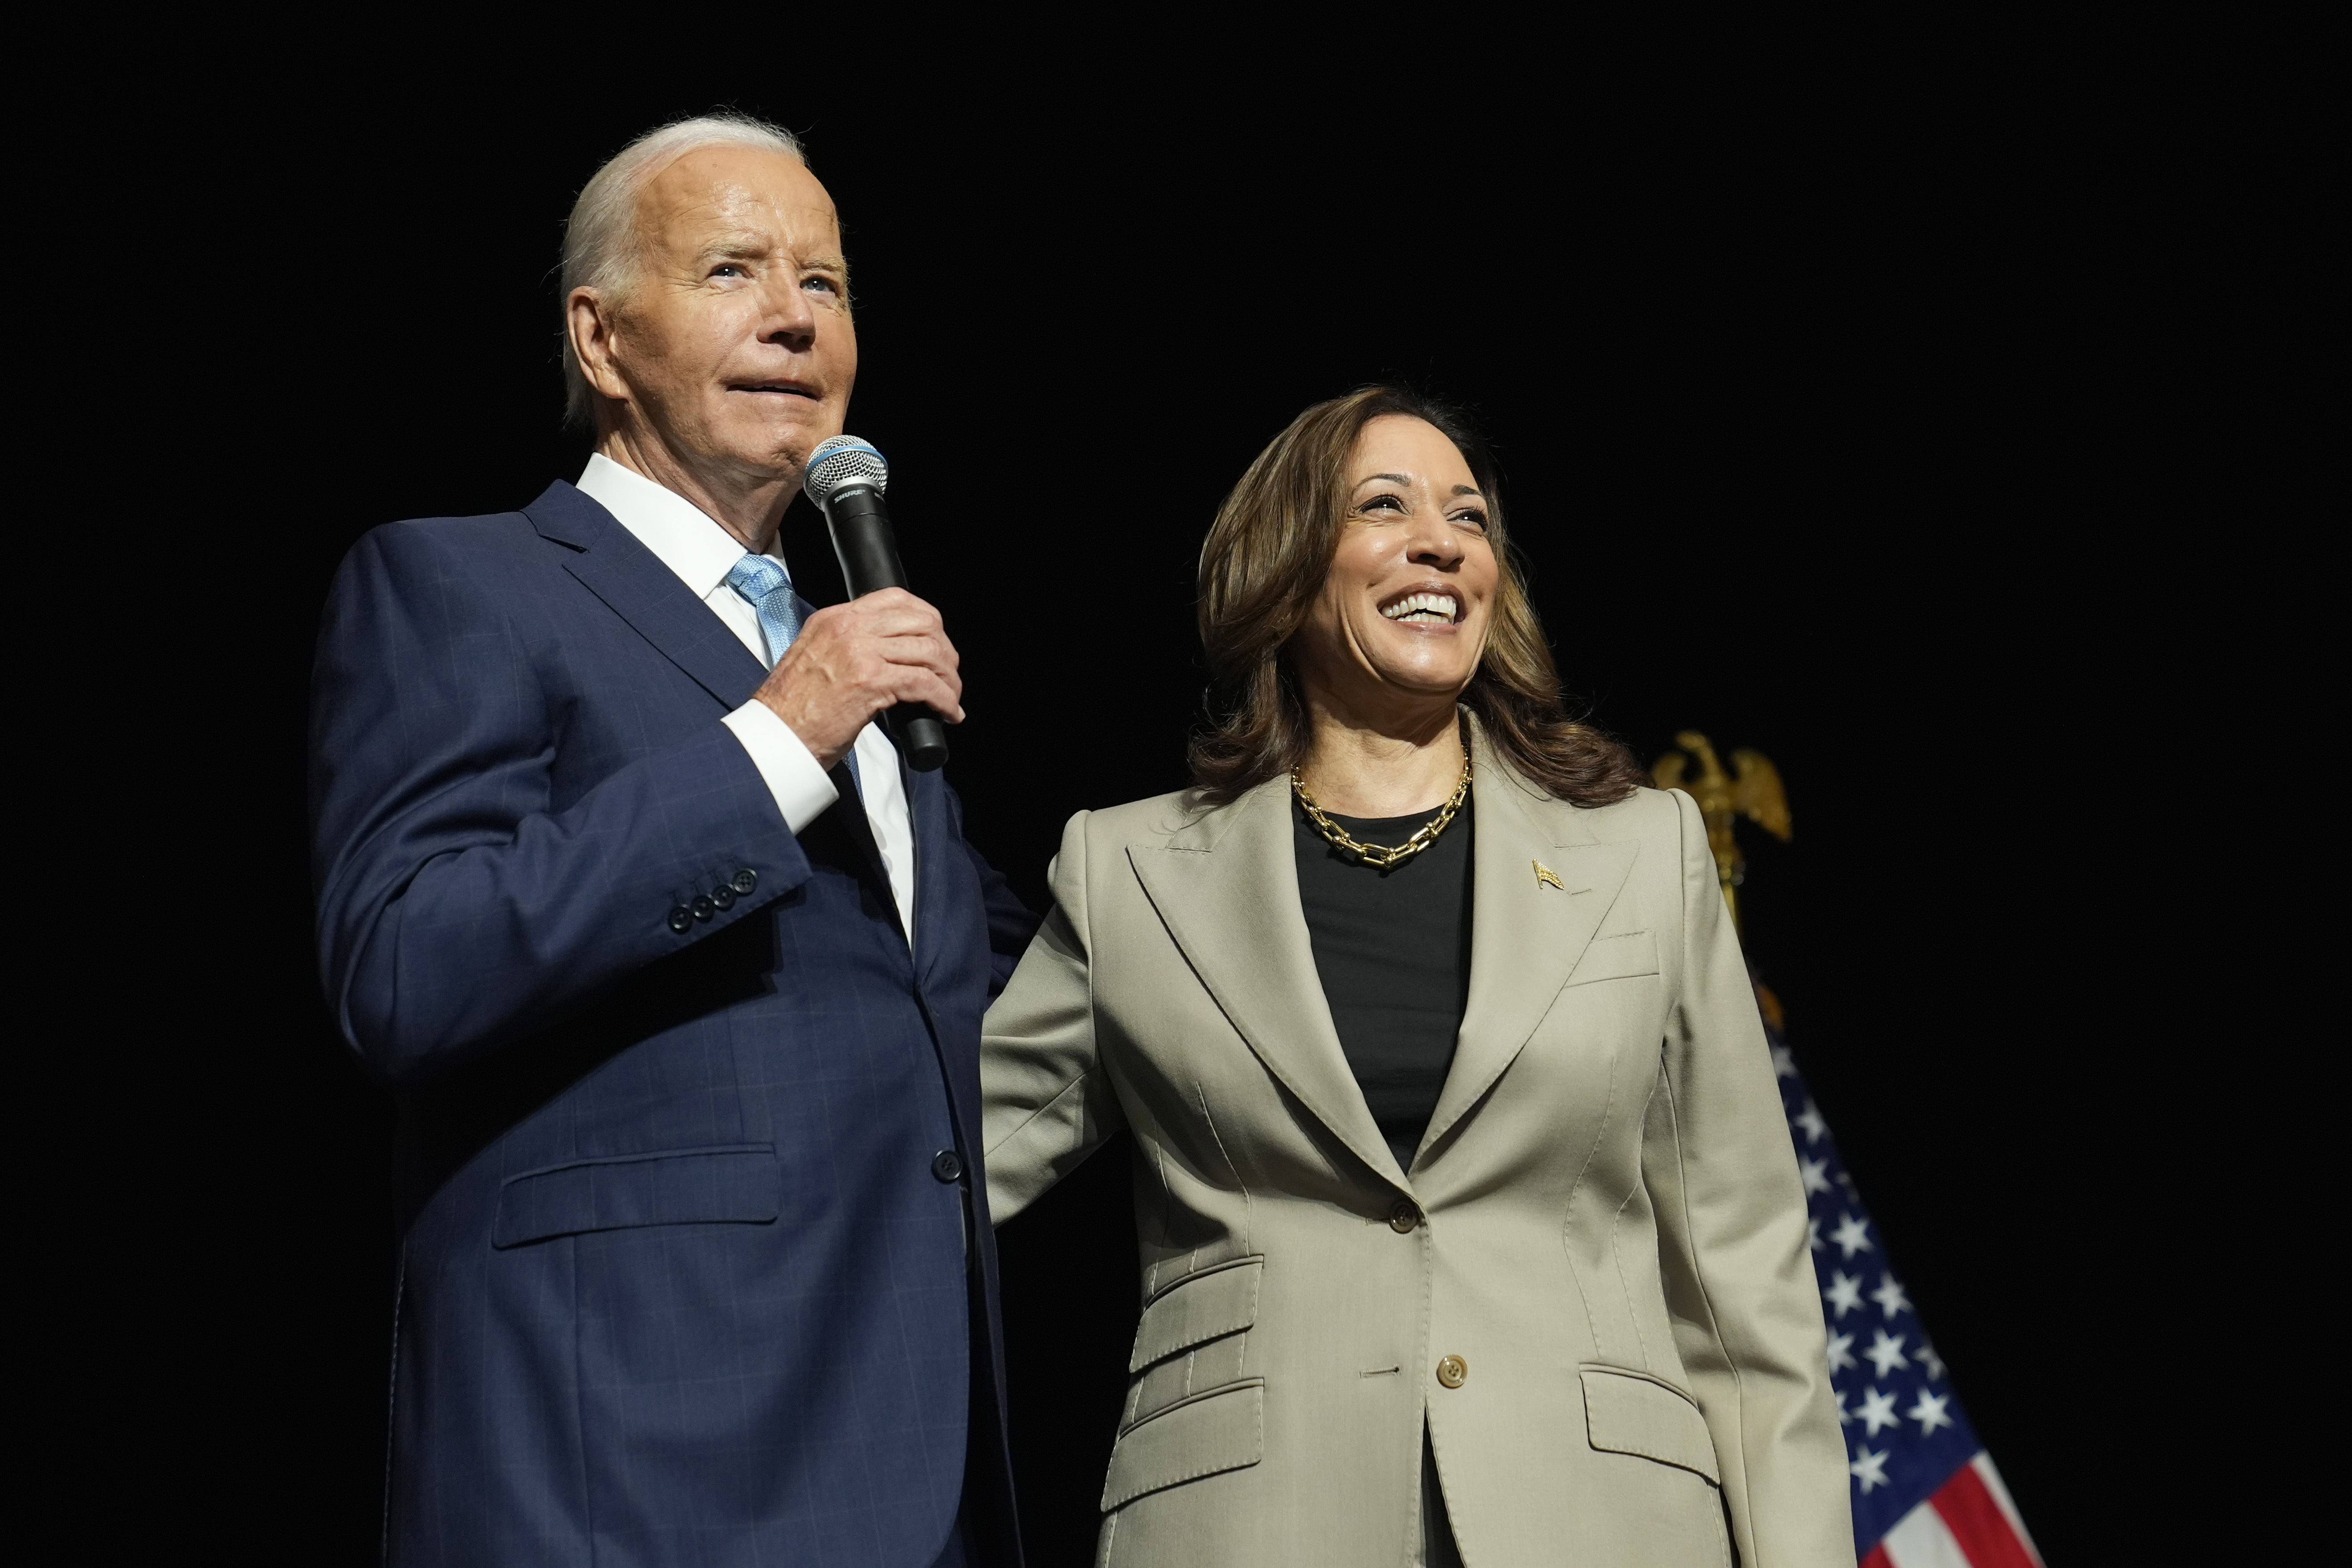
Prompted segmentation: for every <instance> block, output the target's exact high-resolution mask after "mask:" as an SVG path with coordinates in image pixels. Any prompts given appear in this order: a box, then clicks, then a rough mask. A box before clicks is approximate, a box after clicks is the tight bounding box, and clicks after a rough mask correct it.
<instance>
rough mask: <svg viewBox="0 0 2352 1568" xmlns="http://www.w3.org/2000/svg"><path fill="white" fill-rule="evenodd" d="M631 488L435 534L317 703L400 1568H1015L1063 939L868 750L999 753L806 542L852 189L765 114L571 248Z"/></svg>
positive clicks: (940, 661) (874, 598) (646, 168)
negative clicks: (1009, 1054)
mask: <svg viewBox="0 0 2352 1568" xmlns="http://www.w3.org/2000/svg"><path fill="white" fill-rule="evenodd" d="M563 281H564V300H563V305H564V329H565V336H564V350H565V353H564V365H565V370H566V374H567V375H568V377H569V379H570V382H571V395H572V412H573V415H574V416H575V417H581V418H584V419H585V420H587V421H590V422H591V423H592V424H593V429H594V433H595V443H596V445H595V452H594V455H593V456H592V457H591V458H589V459H588V467H587V469H586V471H585V472H583V474H582V475H581V477H580V479H579V482H578V483H577V484H576V485H567V484H562V483H558V484H555V485H553V486H551V488H550V489H548V490H547V492H546V493H545V494H543V495H541V497H540V498H539V499H538V500H534V501H532V502H531V503H530V505H529V506H527V507H524V508H523V509H522V510H520V511H517V512H508V513H505V514H502V515H499V516H494V517H475V518H437V519H433V520H430V521H415V522H402V523H394V524H392V525H390V526H388V527H384V528H380V529H377V530H376V531H373V533H370V534H369V535H368V536H367V537H366V538H365V539H363V540H362V541H361V542H360V543H359V545H358V546H357V547H356V548H355V549H354V550H353V551H352V553H351V556H350V558H349V559H348V560H347V561H346V562H345V563H344V564H343V568H342V571H341V574H340V575H339V576H338V578H337V579H336V582H335V586H334V591H333V595H332V597H331V600H330V602H329V604H328V606H327V612H326V620H325V627H324V630H323V632H322V633H321V637H320V649H319V659H318V667H317V672H316V677H315V681H314V715H313V741H314V744H313V758H314V761H313V773H312V790H311V798H312V803H313V805H312V816H313V842H314V846H315V848H314V858H313V866H314V875H315V879H316V887H317V893H318V902H319V944H320V955H321V956H320V963H321V967H322V971H323V973H324V976H325V983H326V987H327V992H328V996H329V999H330V1001H331V1004H332V1005H333V1007H334V1009H335V1014H336V1016H337V1018H338V1020H339V1021H340V1024H341V1028H342V1031H343V1033H344V1036H345V1037H346V1038H347V1039H348V1040H349V1041H350V1042H351V1044H352V1047H354V1048H356V1049H357V1050H358V1051H359V1052H360V1053H361V1055H362V1057H363V1058H365V1059H366V1060H367V1061H368V1062H369V1063H370V1064H371V1065H372V1066H373V1068H375V1070H376V1071H377V1072H378V1073H380V1074H381V1075H382V1076H383V1078H384V1079H386V1080H388V1081H389V1082H390V1083H391V1084H392V1085H393V1086H394V1089H396V1090H397V1092H398V1095H399V1099H400V1105H401V1116H400V1140H399V1148H398V1152H397V1156H396V1158H397V1163H398V1173H399V1191H400V1194H401V1210H402V1220H403V1233H404V1234H403V1239H402V1248H401V1266H400V1285H399V1297H398V1303H397V1319H396V1322H397V1328H396V1331H395V1334H394V1377H393V1386H394V1403H393V1423H392V1464H391V1478H390V1491H389V1501H388V1510H389V1518H388V1520H387V1531H388V1553H389V1556H390V1559H391V1561H393V1562H394V1563H401V1564H425V1563H433V1564H443V1563H446V1564H457V1563H479V1564H497V1565H498V1568H524V1565H526V1564H540V1563H547V1564H555V1563H562V1564H575V1563H592V1562H593V1563H606V1564H614V1563H708V1564H721V1563H730V1564H731V1563H747V1564H748V1563H761V1564H783V1563H860V1564H864V1563H873V1564H895V1565H905V1568H927V1565H929V1564H932V1563H966V1562H972V1563H982V1562H987V1563H1011V1562H1013V1561H1016V1560H1017V1557H1018V1548H1017V1545H1016V1544H1015V1542H1014V1539H1013V1531H1012V1511H1011V1510H1012V1489H1011V1481H1010V1479H1009V1478H1010V1471H1009V1468H1008V1466H1007V1463H1006V1458H1005V1447H1004V1431H1003V1418H1002V1414H1001V1412H1002V1409H1003V1403H1002V1398H1001V1391H1002V1373H1001V1355H1000V1353H999V1350H998V1345H999V1338H998V1334H997V1328H996V1320H995V1306H994V1295H995V1282H994V1281H995V1276H994V1270H995V1258H994V1252H993V1249H992V1241H991V1237H990V1226H989V1217H988V1212H987V1197H986V1194H987V1187H986V1184H985V1182H984V1180H983V1178H982V1173H981V1172H980V1169H979V1165H980V1143H979V1140H978V1137H977V1133H978V1129H979V1120H978V1119H979V1104H980V1085H979V1079H978V1074H977V1066H976V1064H977V1060H978V1049H979V1044H980V1019H981V1014H982V1010H983V1009H984V1008H985V1007H986V1005H987V1004H988V1000H989V998H990V997H991V996H992V995H993V994H995V993H996V991H997V990H998V989H1000V988H1001V986H1002V985H1003V980H1004V977H1005V975H1006V974H1008V973H1010V971H1011V968H1012V963H1013V960H1014V959H1015V958H1016V957H1017V956H1018V955H1019V953H1020V952H1021V951H1022V948H1023V945H1024V942H1026V940H1027V937H1028V934H1029V931H1030V930H1031V929H1032V925H1033V922H1032V921H1030V919H1029V918H1028V916H1027V913H1026V911H1024V910H1023V909H1022V908H1021V906H1020V904H1019V903H1018V901H1017V900H1013V898H1012V897H1011V896H1010V895H1009V894H1008V893H1007V892H1006V891H1005V890H1004V888H1003V881H1002V879H999V878H998V877H997V876H996V875H995V873H993V872H992V870H990V868H988V867H987V866H986V864H984V863H983V862H982V859H981V858H980V857H979V856H978V855H977V854H976V853H974V852H973V850H972V849H971V847H970V846H969V845H967V844H966V843H965V841H964V838H963V836H962V831H961V816H960V811H959V807H958V805H957V804H956V801H955V797H954V796H953V795H951V794H950V792H949V790H948V789H947V787H946V786H945V785H944V784H942V783H941V782H940V778H939V777H938V775H936V774H923V773H912V772H910V771H909V770H908V769H907V768H906V767H904V766H903V765H902V763H901V762H900V759H899V757H898V752H896V751H895V750H894V748H893V747H892V745H891V742H890V741H889V740H888V738H887V735H886V734H885V733H884V731H881V730H880V729H877V727H876V726H875V724H874V722H873V721H874V720H875V718H876V716H877V714H879V713H882V712H883V711H885V710H887V709H888V708H890V707H891V706H892V705H894V704H896V703H899V702H922V703H928V704H929V705H930V706H931V707H932V708H933V709H935V710H938V711H939V712H940V714H941V715H942V716H943V717H945V718H946V719H948V720H949V721H950V722H952V721H958V720H961V718H962V716H963V710H962V708H961V680H960V679H959V677H958V673H957V660H956V653H955V649H954V648H953V647H952V646H951V645H950V643H949V641H948V638H947V634H946V632H945V630H944V628H943V627H942V626H941V623H940V616H939V615H938V613H937V612H936V611H934V610H933V609H932V608H931V607H930V606H929V605H926V604H924V603H923V602H922V601H921V600H919V599H917V598H915V597H913V596H912V595H908V594H906V593H904V592H900V591H897V590H892V591H889V592H886V593H881V594H876V595H869V596H868V597H866V598H863V599H859V600H856V601H855V602H853V603H851V604H846V605H835V606H834V607H832V608H829V609H824V610H812V609H811V607H810V606H809V605H807V604H806V603H805V602H804V601H803V600H801V599H800V598H799V597H797V596H796V595H794V593H793V587H792V578H791V574H790V572H789V570H788V569H787V567H786V564H785V563H784V562H783V560H782V558H781V557H780V556H779V555H778V554H777V552H776V531H777V523H778V521H779V520H780V519H781V518H782V515H783V511H784V508H785V506H786V505H787V503H788V502H789V501H790V500H791V498H792V495H793V489H794V487H795V486H796V485H797V484H798V483H799V480H800V476H801V470H802V467H803V464H804V462H805V461H806V459H807V458H808V455H809V453H810V451H811V449H812V448H814V447H815V446H816V445H817V443H819V442H820V441H822V440H824V438H825V437H829V436H833V435H836V434H838V433H840V431H841V428H842V421H843V416H844V413H845V410H846V408H847V406H848V402H849V393H850V386H851V384H852V382H853V381H854V380H855V379H856V371H857V340H856V332H855V331H854V330H853V327H852V323H851V316H850V308H849V290H848V269H847V267H846V264H845V261H844V259H843V257H842V247H841V236H840V229H839V226H838V225H837V223H836V222H835V216H834V208H833V203H832V199H831V198H830V197H829V196H828V195H826V193H825V189H824V186H823V185H821V184H818V183H817V181H816V179H815V177H814V175H813V174H810V173H809V171H808V168H807V167H806V165H805V164H804V163H803V161H802V158H801V155H800V152H799V149H798V147H797V145H796V144H795V143H794V142H793V139H792V138H791V137H789V136H787V135H786V134H784V133H783V132H779V131H777V130H775V129H774V128H772V127H770V126H765V125H761V124H759V123H757V122H754V121H744V120H737V119H705V120H696V121H687V122H684V123H681V124H677V125H671V126H667V127H665V128H663V129H661V130H659V131H656V132H652V133H651V134H649V135H647V136H646V137H644V138H642V139H641V140H639V141H638V142H635V144H633V145H632V146H630V147H629V148H627V149H626V150H625V151H624V152H622V153H620V154H619V155H618V156H617V157H615V158H614V160H613V161H612V162H611V163H607V164H606V165H605V166H604V168H603V169H602V170H601V171H599V172H598V174H596V176H595V178H594V179H593V180H591V181H590V182H589V183H588V185H587V187H586V189H585V190H583V192H582V193H581V196H580V200H579V203H578V205H576V206H575V207H574V208H573V209H572V219H571V223H570V226H569V228H568V230H567V233H566V237H565V247H564V279H563Z"/></svg>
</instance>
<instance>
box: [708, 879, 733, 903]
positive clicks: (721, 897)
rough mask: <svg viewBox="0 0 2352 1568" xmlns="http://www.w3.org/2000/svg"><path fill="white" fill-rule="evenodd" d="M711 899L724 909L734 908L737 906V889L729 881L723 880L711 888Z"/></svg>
mask: <svg viewBox="0 0 2352 1568" xmlns="http://www.w3.org/2000/svg"><path fill="white" fill-rule="evenodd" d="M710 901H711V902H712V903H714V904H717V905H718V906H719V908H720V909H722V910H731V909H733V908H734V907H735V889H734V887H733V885H732V884H730V883H727V882H721V883H719V886H717V887H715V888H713V889H710Z"/></svg>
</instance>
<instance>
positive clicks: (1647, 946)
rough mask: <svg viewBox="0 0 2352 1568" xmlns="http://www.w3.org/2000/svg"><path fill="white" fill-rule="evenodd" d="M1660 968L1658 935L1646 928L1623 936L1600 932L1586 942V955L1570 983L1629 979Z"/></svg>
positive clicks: (1574, 970) (1578, 964) (1578, 962)
mask: <svg viewBox="0 0 2352 1568" xmlns="http://www.w3.org/2000/svg"><path fill="white" fill-rule="evenodd" d="M1657 972H1658V939H1657V938H1656V937H1654V936H1653V935H1652V934H1651V933H1649V932H1648V931H1627V932H1625V933H1624V934H1623V935H1622V936H1596V937H1594V938H1593V939H1592V940H1591V942H1588V943H1587V944H1586V945H1585V949H1584V956H1583V957H1581V958H1580V959H1578V960H1577V961H1576V967H1575V968H1574V969H1572V970H1570V971H1569V975H1568V980H1567V982H1566V984H1568V985H1590V984H1591V983H1592V982H1594V981H1596V980H1625V979H1630V978H1631V977H1632V976H1633V975H1636V974H1655V973H1657Z"/></svg>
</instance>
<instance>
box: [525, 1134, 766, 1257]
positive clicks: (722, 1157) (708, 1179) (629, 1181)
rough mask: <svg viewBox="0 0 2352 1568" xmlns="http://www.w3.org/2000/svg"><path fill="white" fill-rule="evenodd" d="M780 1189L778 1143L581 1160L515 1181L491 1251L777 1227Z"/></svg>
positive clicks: (531, 1172) (537, 1171)
mask: <svg viewBox="0 0 2352 1568" xmlns="http://www.w3.org/2000/svg"><path fill="white" fill-rule="evenodd" d="M781 1185H782V1177H781V1173H779V1172H778V1170H777V1168H776V1148H775V1145H774V1144H772V1143H729V1144H721V1145H718V1146H715V1147H711V1148H704V1149H662V1150H656V1151H654V1152H649V1153H644V1154H615V1155H612V1156H610V1157H607V1158H604V1159H597V1160H576V1161H573V1162H572V1163H569V1164H564V1165H550V1166H547V1167H545V1168H543V1169H541V1170H536V1171H525V1172H523V1173H520V1174H519V1175H513V1176H509V1177H508V1178H507V1180H506V1184H505V1186H504V1187H503V1188H502V1189H501V1190H500V1191H499V1215H498V1219H497V1222H496V1223H495V1224H494V1225H493V1226H492V1227H491V1231H490V1245H491V1246H492V1247H499V1248H500V1249H504V1248H507V1247H522V1246H525V1245H527V1244H529V1243H530V1242H534V1241H549V1240H552V1239H553V1238H555V1237H562V1236H580V1235H583V1234H585V1233H587V1232H590V1231H598V1230H627V1229H630V1228H632V1227H634V1226H647V1225H710V1224H730V1223H731V1224H738V1225H767V1224H772V1223H774V1221H775V1218H776V1215H777V1213H778V1211H779V1207H780V1203H779V1197H780V1188H781Z"/></svg>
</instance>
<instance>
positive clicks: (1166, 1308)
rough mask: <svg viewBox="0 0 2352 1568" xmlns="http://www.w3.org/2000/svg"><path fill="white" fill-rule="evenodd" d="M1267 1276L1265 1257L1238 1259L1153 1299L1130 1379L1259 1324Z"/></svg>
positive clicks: (1139, 1329) (1130, 1363)
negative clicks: (1259, 1306) (1260, 1298)
mask: <svg viewBox="0 0 2352 1568" xmlns="http://www.w3.org/2000/svg"><path fill="white" fill-rule="evenodd" d="M1264 1274H1265V1255H1264V1254H1262V1253H1261V1254H1257V1255H1254V1256H1252V1257H1249V1258H1234V1260H1233V1261H1232V1262H1231V1263H1220V1264H1218V1265H1216V1266H1215V1267H1214V1268H1203V1269H1201V1270H1199V1271H1197V1272H1195V1273H1192V1274H1187V1275H1185V1276H1184V1278H1182V1279H1179V1280H1177V1281H1176V1282H1175V1283H1174V1284H1172V1285H1171V1286H1169V1287H1168V1288H1167V1289H1163V1290H1161V1291H1160V1292H1159V1293H1158V1294H1157V1295H1155V1296H1153V1297H1152V1299H1151V1301H1150V1305H1149V1306H1147V1307H1145V1308H1144V1309H1143V1321H1141V1322H1139V1323H1138V1324H1136V1326H1135V1349H1134V1350H1133V1352H1130V1353H1129V1356H1128V1358H1127V1370H1128V1373H1129V1375H1130V1376H1132V1375H1133V1374H1135V1373H1139V1372H1141V1371H1142V1370H1143V1369H1144V1368H1146V1367H1148V1366H1153V1365H1157V1364H1158V1363H1160V1362H1163V1361H1166V1360H1167V1359H1168V1358H1169V1357H1170V1356H1172V1355H1175V1354H1177V1353H1178V1352H1182V1351H1188V1350H1191V1349H1192V1347H1193V1346H1194V1345H1198V1344H1205V1343H1207V1342H1209V1341H1211V1340H1214V1339H1222V1338H1223V1337H1224V1336H1225V1335H1227V1334H1237V1333H1239V1332H1241V1331H1243V1330H1244V1329H1246V1328H1249V1327H1251V1326H1252V1325H1253V1324H1255V1322H1256V1321H1257V1287H1258V1280H1259V1279H1260V1278H1261V1277H1263V1275H1264Z"/></svg>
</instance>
